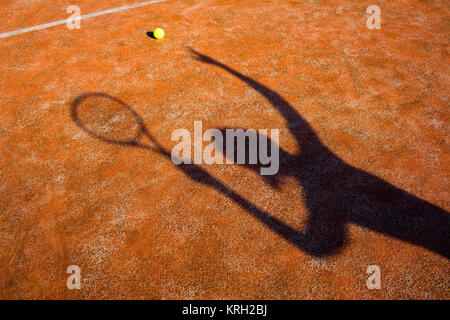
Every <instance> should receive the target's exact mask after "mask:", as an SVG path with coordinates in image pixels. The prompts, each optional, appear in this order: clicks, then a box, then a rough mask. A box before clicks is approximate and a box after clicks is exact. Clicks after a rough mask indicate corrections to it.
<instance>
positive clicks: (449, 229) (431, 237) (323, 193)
mask: <svg viewBox="0 0 450 320" xmlns="http://www.w3.org/2000/svg"><path fill="white" fill-rule="evenodd" d="M188 50H189V51H190V52H191V53H192V55H193V57H194V58H195V59H197V60H199V61H201V62H203V63H208V64H210V65H213V66H216V67H219V68H221V69H223V70H225V71H227V72H228V73H230V74H232V75H233V76H235V77H236V78H238V79H240V80H241V81H243V82H244V83H246V84H247V85H248V86H250V87H251V88H253V89H254V90H256V91H257V92H259V93H260V94H261V95H263V96H264V97H265V98H266V99H267V100H268V101H269V103H270V104H271V105H272V106H273V107H274V108H275V109H276V110H277V111H278V112H279V113H280V114H281V116H282V117H283V118H284V120H285V121H286V126H287V127H288V128H289V131H290V133H291V134H292V136H293V137H294V138H295V140H296V142H297V147H298V150H300V151H299V153H298V154H290V153H288V152H286V151H284V150H283V149H281V148H280V170H279V172H278V174H277V176H263V178H264V179H265V180H266V182H267V183H269V184H270V185H271V186H272V187H277V185H278V183H279V181H280V179H282V178H283V177H284V176H290V177H294V178H295V179H296V180H297V181H298V183H299V185H300V186H301V187H302V188H303V190H304V193H305V198H306V206H307V209H308V213H309V215H308V221H307V226H306V228H305V230H303V231H302V232H298V233H290V232H287V233H288V234H287V235H286V236H285V237H287V238H292V241H291V242H293V243H296V244H297V245H298V246H299V247H300V248H301V249H302V250H305V251H306V252H308V253H309V254H311V255H313V256H326V255H331V254H334V253H336V252H337V251H338V250H339V249H341V248H342V247H343V245H344V244H345V242H346V240H347V237H346V224H347V223H355V224H357V225H360V226H362V227H364V228H367V229H370V230H374V231H376V232H379V233H381V234H384V235H387V236H390V237H394V238H397V239H401V240H404V241H407V242H409V243H412V244H415V245H417V246H420V247H424V248H426V249H429V250H432V251H434V252H436V253H438V254H440V255H442V256H444V257H446V258H447V259H448V258H449V257H450V241H449V239H450V238H449V236H450V214H449V213H448V212H446V211H445V210H443V209H440V208H439V207H437V206H435V205H432V204H430V203H428V202H426V201H423V200H421V199H419V198H417V197H415V196H413V195H411V194H409V193H408V192H406V191H403V190H401V189H399V188H397V187H395V186H393V185H391V184H389V183H388V182H386V181H384V180H382V179H380V178H378V177H376V176H374V175H372V174H370V173H367V172H365V171H363V170H360V169H358V168H355V167H353V166H351V165H349V164H347V163H345V162H344V161H343V160H341V159H340V158H339V157H337V156H336V155H335V154H334V153H333V152H332V151H330V150H329V149H328V148H327V147H326V146H325V145H324V144H323V143H322V142H321V141H320V139H319V137H318V136H317V135H316V133H315V132H314V130H313V129H312V128H311V127H310V126H309V124H308V123H307V122H306V120H305V119H303V117H302V116H301V115H300V114H299V113H298V112H297V111H296V110H295V109H294V108H293V107H292V106H291V105H290V104H289V103H287V102H286V101H285V100H284V99H283V98H282V97H281V96H280V95H279V94H278V93H276V92H274V91H273V90H271V89H269V88H268V87H266V86H264V85H262V84H260V83H258V82H257V81H255V80H253V79H251V78H249V77H247V76H245V75H243V74H241V73H239V72H238V71H236V70H234V69H232V68H230V67H228V66H226V65H224V64H222V63H220V62H218V61H216V60H214V59H212V58H211V57H208V56H206V55H203V54H201V53H199V52H197V51H195V50H193V49H191V48H188ZM222 130H223V133H224V131H225V130H226V128H223V129H222ZM224 137H226V135H225V134H224ZM224 145H226V143H224ZM269 145H270V143H269ZM234 149H235V150H236V149H237V148H236V147H235V148H234ZM224 153H226V151H224ZM246 163H248V162H246ZM246 166H248V165H246ZM249 167H250V168H251V169H252V170H255V171H256V172H258V173H259V167H258V166H254V165H253V166H249ZM281 229H282V228H281ZM286 231H288V230H278V232H286Z"/></svg>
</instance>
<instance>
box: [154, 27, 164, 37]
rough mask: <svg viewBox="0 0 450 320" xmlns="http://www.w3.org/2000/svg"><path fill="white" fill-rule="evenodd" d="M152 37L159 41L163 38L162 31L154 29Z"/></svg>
mask: <svg viewBox="0 0 450 320" xmlns="http://www.w3.org/2000/svg"><path fill="white" fill-rule="evenodd" d="M153 36H154V37H155V38H156V39H159V40H161V39H162V38H164V30H163V29H161V28H156V29H155V30H153Z"/></svg>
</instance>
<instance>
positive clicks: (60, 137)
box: [0, 0, 450, 299]
mask: <svg viewBox="0 0 450 320" xmlns="http://www.w3.org/2000/svg"><path fill="white" fill-rule="evenodd" d="M135 2H139V0H135V1H133V0H105V1H88V0H83V1H75V0H70V1H65V0H64V1H50V0H46V1H23V0H9V1H1V3H0V16H1V17H2V18H1V22H0V33H3V32H8V31H12V30H16V29H21V28H25V27H30V26H34V25H39V24H44V23H49V22H53V21H57V20H61V19H66V18H68V16H69V14H67V13H66V8H67V6H69V5H78V6H80V8H81V10H82V14H88V13H92V12H97V11H101V10H105V9H110V8H115V7H118V6H122V5H126V4H131V3H135ZM372 4H377V5H379V6H380V8H381V18H382V26H381V30H369V29H368V28H367V27H366V20H367V18H368V14H367V13H366V8H367V7H368V6H369V5H372ZM449 8H450V7H449V3H448V1H438V0H436V1H432V0H428V1H417V0H411V1H401V0H398V1H385V0H379V1H375V2H374V1H324V0H314V1H312V0H311V1H306V0H305V1H303V0H297V1H270V0H217V1H211V0H210V1H199V0H186V1H181V0H173V1H172V0H169V1H167V2H164V3H159V4H153V5H149V6H146V7H142V8H137V9H132V10H128V11H123V12H120V13H114V14H109V15H105V16H101V17H96V18H92V19H88V20H83V21H82V22H81V24H82V28H81V29H80V30H69V29H68V28H67V27H66V26H65V25H61V26H56V27H53V28H49V29H45V30H40V31H34V32H31V33H26V34H22V35H18V36H13V37H9V38H4V39H0V88H1V91H0V298H3V299H14V298H20V299H36V298H43V299H55V298H61V299H80V298H81V299H93V298H100V299H103V298H114V299H116V298H118V299H122V298H138V299H141V298H149V299H182V298H183V299H210V298H213V299H253V298H255V299H319V298H331V299H384V298H389V299H390V298H394V299H397V298H406V299H409V298H417V299H449V298H450V294H449V292H450V291H449V289H450V264H449V255H448V253H449V233H448V231H449V215H450V214H449V210H450V202H449V199H450V194H449V193H450V182H449V181H450V180H449V178H450V165H449V164H450V152H449V150H450V148H449V146H450V141H449V115H450V113H449V83H450V78H449V76H450V68H449V65H450V64H449V63H450V45H449V39H450V25H449ZM156 27H162V28H164V30H165V31H166V38H165V39H164V40H162V41H159V40H155V39H152V38H150V37H148V36H147V35H146V32H147V31H151V30H153V29H154V28H156ZM188 48H192V49H193V50H195V51H189V49H188ZM196 52H197V53H196ZM202 55H205V56H202ZM206 56H207V57H206ZM87 93H101V94H104V95H107V96H104V95H92V96H83V95H85V94H87ZM80 97H81V98H80ZM82 97H86V99H84V100H83V98H82ZM77 99H78V100H77ZM115 99H118V100H115ZM119 100H120V101H121V102H119ZM76 101H78V102H79V104H76ZM125 105H126V106H128V107H129V108H131V109H132V110H134V112H135V113H136V114H137V115H138V117H139V118H140V119H142V122H143V124H144V125H145V127H146V129H145V130H146V132H148V133H149V134H151V135H152V136H153V137H154V138H155V139H156V140H157V141H158V143H160V145H161V146H162V147H163V148H164V149H165V150H167V151H168V152H170V150H171V149H172V148H173V146H174V145H175V144H176V142H174V141H171V134H172V131H173V130H175V129H178V128H186V129H188V130H189V131H190V132H193V122H194V121H202V122H203V129H204V130H205V129H207V128H219V129H222V128H253V129H260V128H268V129H272V128H274V129H279V130H280V141H279V144H280V148H281V149H282V151H281V160H282V163H281V167H280V172H279V174H278V175H276V176H274V177H266V178H263V177H262V176H260V175H259V174H258V172H259V171H257V170H252V168H249V167H248V166H243V165H238V164H234V165H205V164H202V165H199V166H191V167H189V166H185V167H179V166H176V165H174V164H173V163H172V162H171V161H170V158H167V157H166V156H164V155H163V154H161V153H159V152H154V151H151V150H148V149H146V148H144V147H141V146H140V144H141V143H142V144H144V142H142V141H139V143H137V144H136V145H132V143H129V144H128V145H119V144H117V143H110V142H108V141H105V140H102V139H99V138H98V137H95V136H94V135H92V134H89V133H88V131H87V130H86V128H88V129H92V130H102V133H104V134H106V135H109V136H108V137H109V138H111V139H113V140H114V139H121V137H120V135H121V134H122V132H121V131H120V130H122V131H124V132H125V133H126V134H128V131H130V130H136V124H135V123H134V124H133V123H131V122H130V123H128V124H127V122H125V124H121V125H119V126H115V124H114V123H116V122H119V123H120V121H121V119H122V118H123V117H122V116H120V115H119V116H114V114H113V113H114V112H115V109H120V108H123V107H124V106H125ZM74 107H77V108H78V109H77V112H78V113H77V115H76V116H77V117H79V118H80V119H81V120H80V119H78V120H79V121H81V122H79V123H77V121H76V119H75V118H74V114H73V111H74ZM125 108H126V107H125ZM96 113H97V114H96ZM129 115H130V114H128V116H129ZM121 117H122V118H121ZM124 117H126V115H125V116H124ZM114 126H115V127H114ZM142 139H146V137H145V135H144V137H143V138H142ZM293 155H295V156H293ZM211 181H213V182H211ZM224 186H225V187H224ZM236 195H239V197H237V196H236ZM250 204H251V205H250ZM410 211H411V214H410V213H409V212H410ZM271 219H272V220H271ZM273 219H276V221H277V222H276V223H275V222H273V221H274V220H273ZM397 224H398V225H397ZM277 226H278V227H277ZM280 226H282V227H280ZM287 226H289V228H290V229H289V228H288V227H287ZM289 230H290V231H289ZM292 230H296V231H298V232H297V233H296V232H292ZM373 264H375V265H378V266H379V267H380V268H381V273H382V280H381V281H382V282H381V289H380V290H368V289H367V287H366V280H367V278H368V276H369V275H368V274H367V273H366V269H367V267H368V266H369V265H373ZM69 265H78V266H80V268H81V276H82V281H81V285H82V288H81V290H68V289H67V287H66V280H67V277H68V276H69V275H68V274H67V273H66V269H67V267H68V266H69Z"/></svg>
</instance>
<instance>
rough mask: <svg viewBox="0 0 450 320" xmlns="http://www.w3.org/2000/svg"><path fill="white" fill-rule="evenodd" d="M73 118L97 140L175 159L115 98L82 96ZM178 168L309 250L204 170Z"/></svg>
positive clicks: (286, 228)
mask: <svg viewBox="0 0 450 320" xmlns="http://www.w3.org/2000/svg"><path fill="white" fill-rule="evenodd" d="M71 116H72V119H73V121H74V122H75V124H76V125H77V126H78V127H80V128H81V129H82V130H83V131H85V132H86V133H88V134H89V135H91V136H92V137H94V138H96V139H98V140H101V141H104V142H107V143H111V144H115V145H120V146H124V147H135V148H142V149H145V150H149V151H155V152H157V153H159V154H161V155H162V156H164V157H165V158H167V159H168V160H169V161H172V160H175V159H173V157H172V158H171V152H169V151H168V150H167V149H165V148H164V147H163V146H162V145H161V144H159V143H158V141H157V140H156V139H155V138H154V137H153V136H152V135H151V134H150V133H149V132H148V130H147V128H146V127H145V124H144V121H143V120H142V118H141V117H140V116H139V115H138V114H137V113H136V111H134V110H133V109H132V108H131V107H130V106H128V105H127V104H126V103H124V102H123V101H121V100H119V99H117V98H115V97H112V96H110V95H107V94H104V93H100V92H93V93H86V94H83V95H80V96H79V97H77V98H76V99H74V100H73V101H72V103H71ZM180 162H181V161H180ZM174 165H175V164H174ZM176 167H177V168H178V169H179V170H181V171H182V172H183V173H184V174H185V175H187V176H188V177H189V178H191V179H192V180H194V181H197V182H199V183H201V184H204V185H206V186H208V187H211V188H214V189H215V190H217V191H218V192H220V193H221V194H222V195H224V196H226V197H228V198H229V199H231V200H233V201H234V202H235V203H236V204H238V205H239V206H240V207H241V208H243V209H244V210H246V211H247V212H249V213H250V214H251V215H252V216H254V217H255V218H256V219H257V220H259V221H260V222H261V223H263V224H264V225H265V226H267V227H268V228H270V229H271V230H273V231H274V232H276V233H277V234H279V235H280V236H281V237H283V238H284V239H286V240H287V241H289V242H290V243H292V244H294V245H295V246H296V247H298V248H299V249H302V250H308V249H309V248H308V247H307V241H306V239H305V237H304V235H303V234H302V233H301V232H299V231H297V230H295V229H294V228H292V227H290V226H289V225H287V224H285V223H284V222H282V221H281V220H279V219H277V218H276V217H273V216H272V215H271V214H269V213H268V212H266V211H264V210H261V209H260V208H258V207H257V206H256V205H254V204H252V203H251V202H249V201H248V200H246V199H244V198H243V197H242V196H240V195H239V194H238V193H236V192H235V191H233V190H232V189H230V188H228V187H227V186H226V185H225V184H224V183H222V182H221V181H219V180H218V179H216V178H215V177H213V176H212V175H210V174H209V173H208V172H207V171H205V170H204V169H202V168H201V167H199V166H197V165H195V164H184V163H181V164H180V165H177V166H176Z"/></svg>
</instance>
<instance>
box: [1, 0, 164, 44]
mask: <svg viewBox="0 0 450 320" xmlns="http://www.w3.org/2000/svg"><path fill="white" fill-rule="evenodd" d="M164 1H166V0H152V1H145V2H140V3H135V4H130V5H128V6H123V7H118V8H113V9H108V10H104V11H99V12H94V13H90V14H86V15H83V16H80V17H79V18H75V19H65V20H59V21H55V22H50V23H46V24H41V25H38V26H34V27H29V28H24V29H19V30H15V31H10V32H5V33H0V38H7V37H12V36H16V35H18V34H22V33H26V32H31V31H36V30H42V29H47V28H50V27H54V26H57V25H60V24H66V23H67V22H69V21H80V20H84V19H88V18H93V17H98V16H102V15H104V14H109V13H114V12H119V11H124V10H129V9H134V8H139V7H143V6H148V5H149V4H153V3H158V2H164Z"/></svg>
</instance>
